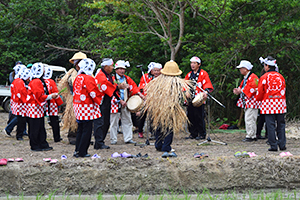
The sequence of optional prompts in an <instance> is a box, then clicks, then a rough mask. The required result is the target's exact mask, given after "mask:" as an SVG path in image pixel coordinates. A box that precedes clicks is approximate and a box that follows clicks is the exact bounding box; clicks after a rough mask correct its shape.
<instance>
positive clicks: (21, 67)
mask: <svg viewBox="0 0 300 200" xmlns="http://www.w3.org/2000/svg"><path fill="white" fill-rule="evenodd" d="M17 68H18V69H16V72H15V78H14V79H16V78H22V74H23V71H24V70H25V69H27V68H26V66H25V65H18V67H17Z"/></svg>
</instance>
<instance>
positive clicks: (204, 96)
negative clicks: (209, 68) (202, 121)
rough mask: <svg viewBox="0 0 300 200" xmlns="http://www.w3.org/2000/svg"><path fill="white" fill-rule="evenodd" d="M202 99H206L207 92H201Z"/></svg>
mask: <svg viewBox="0 0 300 200" xmlns="http://www.w3.org/2000/svg"><path fill="white" fill-rule="evenodd" d="M203 99H204V100H206V99H207V93H206V92H203Z"/></svg>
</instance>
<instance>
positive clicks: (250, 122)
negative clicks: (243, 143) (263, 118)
mask: <svg viewBox="0 0 300 200" xmlns="http://www.w3.org/2000/svg"><path fill="white" fill-rule="evenodd" d="M257 114H258V109H254V108H247V109H245V126H246V132H247V135H246V138H256V120H257Z"/></svg>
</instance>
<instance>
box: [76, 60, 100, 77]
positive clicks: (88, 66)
mask: <svg viewBox="0 0 300 200" xmlns="http://www.w3.org/2000/svg"><path fill="white" fill-rule="evenodd" d="M78 66H79V68H80V70H79V71H78V75H79V74H81V73H82V72H84V73H85V74H86V75H92V74H93V72H94V70H95V67H96V63H95V62H94V61H93V60H92V59H90V58H85V59H82V60H81V61H80V62H79V63H78Z"/></svg>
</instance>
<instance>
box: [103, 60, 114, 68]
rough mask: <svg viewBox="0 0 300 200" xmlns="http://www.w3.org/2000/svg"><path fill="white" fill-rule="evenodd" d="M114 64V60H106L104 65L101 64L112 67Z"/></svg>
mask: <svg viewBox="0 0 300 200" xmlns="http://www.w3.org/2000/svg"><path fill="white" fill-rule="evenodd" d="M113 64H114V61H113V59H111V58H110V59H107V60H104V61H103V62H102V63H101V66H110V65H113Z"/></svg>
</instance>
